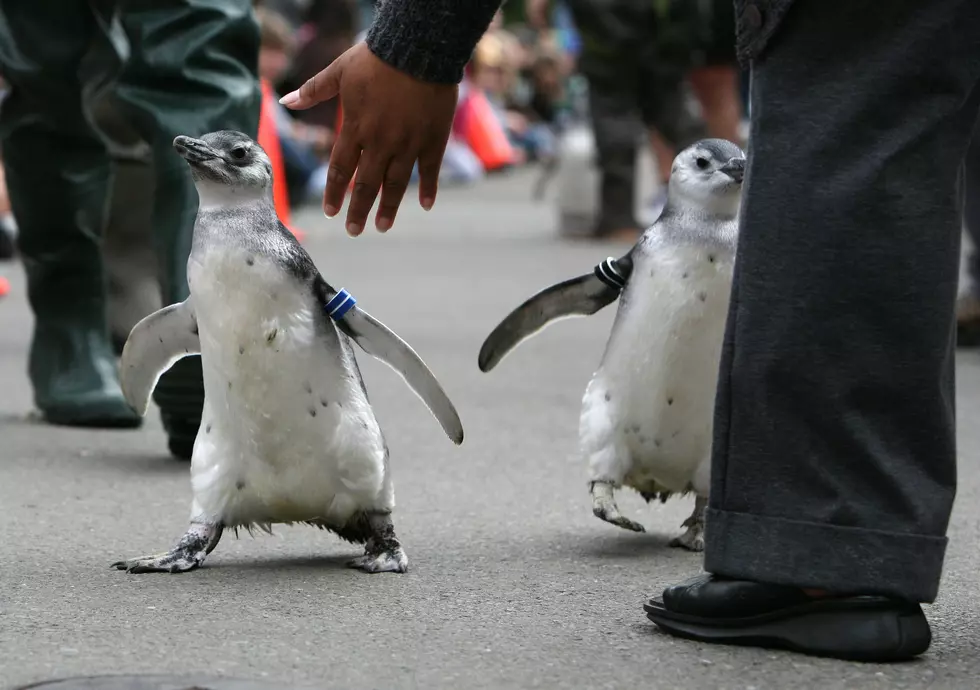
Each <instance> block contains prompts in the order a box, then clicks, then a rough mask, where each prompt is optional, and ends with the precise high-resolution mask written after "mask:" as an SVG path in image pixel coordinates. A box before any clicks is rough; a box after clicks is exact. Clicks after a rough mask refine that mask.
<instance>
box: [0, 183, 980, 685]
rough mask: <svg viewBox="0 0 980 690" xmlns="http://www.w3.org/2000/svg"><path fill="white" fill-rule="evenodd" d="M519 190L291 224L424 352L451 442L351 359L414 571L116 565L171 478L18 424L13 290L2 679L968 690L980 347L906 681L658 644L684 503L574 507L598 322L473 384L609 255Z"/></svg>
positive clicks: (170, 528)
mask: <svg viewBox="0 0 980 690" xmlns="http://www.w3.org/2000/svg"><path fill="white" fill-rule="evenodd" d="M529 190H530V184H529V181H528V180H527V179H526V178H518V179H509V180H499V181H496V182H494V183H491V184H488V185H487V186H485V187H483V188H481V189H480V190H479V191H449V190H447V191H445V192H444V193H443V196H442V197H441V198H440V201H439V203H438V204H437V206H436V208H435V209H434V210H433V211H432V212H431V213H429V214H425V213H424V212H422V211H421V210H418V209H417V207H416V206H415V205H414V204H409V206H408V208H406V209H405V210H404V211H403V212H402V216H401V218H400V220H399V223H398V225H397V226H396V228H395V230H394V231H392V232H391V233H390V234H389V236H387V237H382V236H379V235H377V233H375V232H374V231H373V230H372V231H370V232H369V233H368V234H367V235H365V236H364V237H363V238H361V239H360V240H358V241H353V240H350V239H349V238H347V237H346V236H345V235H344V233H343V231H342V229H341V226H340V224H339V223H338V222H337V221H333V222H330V221H326V220H324V219H323V218H322V216H320V217H318V214H311V215H308V216H303V217H302V218H301V219H300V220H301V222H302V224H303V225H305V227H307V228H308V229H309V230H310V231H311V233H310V239H309V242H308V246H309V248H310V250H311V252H312V254H313V256H314V258H315V259H316V261H317V264H318V265H319V267H320V269H321V271H323V272H324V274H325V275H326V276H327V277H328V279H329V280H330V281H331V282H332V283H334V284H335V285H337V286H340V285H343V286H346V287H347V288H349V289H351V290H352V291H353V292H354V294H356V296H357V297H358V299H359V301H360V303H361V304H362V305H363V306H364V307H365V308H366V309H368V310H369V311H371V312H373V313H374V314H376V315H377V316H378V317H379V318H381V319H382V320H383V321H384V322H386V323H387V324H388V325H389V326H391V327H392V328H394V329H395V330H396V331H397V332H398V333H399V334H401V335H402V336H403V337H405V338H406V339H407V340H408V341H409V342H411V343H412V344H413V346H415V348H416V349H417V350H418V351H419V352H420V354H421V355H422V356H423V357H424V358H425V359H426V361H427V362H428V363H429V364H430V366H431V367H432V369H433V370H434V371H435V372H436V374H437V376H439V378H440V379H441V380H442V382H443V383H444V385H445V386H446V388H447V390H448V391H449V393H450V395H451V396H452V397H453V398H454V400H455V401H456V404H457V406H458V408H459V410H460V414H461V416H462V418H463V422H464V424H465V427H466V441H465V443H464V444H463V446H462V447H460V448H457V447H455V446H453V445H452V444H451V443H450V442H449V440H448V439H447V438H446V437H445V436H444V435H443V433H442V431H441V430H440V429H439V427H438V425H437V424H436V422H435V421H434V419H432V418H431V417H430V416H429V414H428V412H427V411H426V410H425V409H424V407H423V406H422V405H421V403H420V402H419V401H418V400H417V399H416V398H415V396H414V395H413V394H412V393H411V392H410V391H409V390H408V389H407V388H406V387H405V386H404V385H403V383H402V381H401V379H400V378H399V377H398V376H397V375H395V374H394V373H393V372H392V371H391V370H389V369H388V368H387V367H385V366H384V365H381V364H379V363H377V362H375V361H373V360H371V359H369V358H368V357H367V356H362V357H360V361H361V362H362V367H363V369H364V372H365V377H366V379H367V384H368V388H369V391H370V393H371V396H372V399H373V400H374V401H375V404H376V408H377V410H378V413H379V417H380V420H381V423H382V425H383V427H384V429H385V431H386V433H387V436H388V439H389V442H390V446H391V454H392V463H393V468H394V472H395V478H396V488H397V495H398V497H399V507H398V510H397V513H396V525H397V527H398V529H399V533H400V535H401V537H402V539H403V541H404V544H405V546H406V549H407V551H408V554H409V558H410V559H411V571H410V572H409V573H408V574H407V575H403V576H398V575H390V574H387V575H364V574H361V573H359V572H356V571H352V570H349V569H346V568H344V567H343V563H344V561H345V560H346V559H347V558H349V557H351V556H353V555H355V554H356V553H357V550H356V549H355V548H353V547H351V546H350V545H346V544H344V543H342V542H340V541H339V540H338V539H337V538H335V537H333V536H330V535H328V534H326V533H324V532H320V531H318V530H314V529H312V528H299V527H296V528H283V529H278V530H276V535H275V536H274V537H270V536H267V535H262V536H258V537H257V538H255V539H252V538H250V537H248V536H243V538H242V539H240V540H238V541H236V540H235V539H234V538H228V537H226V538H225V540H224V541H222V543H221V544H220V546H219V547H218V549H217V551H215V553H214V554H213V555H212V557H211V558H210V559H209V561H208V562H207V564H206V566H205V567H204V568H203V569H201V570H198V571H196V572H193V573H189V574H184V575H179V576H171V575H140V576H135V575H126V574H124V573H121V572H117V571H115V570H111V569H110V568H109V564H110V563H111V562H112V561H114V560H116V559H117V558H120V557H126V556H135V555H140V554H143V553H146V552H152V551H157V550H161V549H163V548H164V547H169V545H170V543H171V541H172V540H173V539H174V538H175V537H177V536H178V535H180V534H181V533H182V532H183V530H184V528H185V526H186V525H185V519H186V516H187V512H188V504H189V500H190V492H189V486H188V480H187V466H186V465H183V464H180V463H178V462H175V461H173V460H171V459H169V458H168V457H167V456H166V454H165V453H164V447H165V445H164V437H163V435H162V432H161V430H160V426H159V422H158V420H157V417H156V412H155V410H154V411H152V412H151V415H150V417H149V418H148V423H147V426H146V427H145V428H144V430H142V431H137V432H113V433H109V432H84V431H72V430H65V429H56V428H48V427H43V426H38V425H36V424H32V423H30V422H28V421H25V419H24V413H25V411H26V410H27V409H28V408H29V405H30V393H29V389H28V385H27V380H26V378H25V375H24V373H23V369H24V363H23V358H24V351H25V347H26V344H27V340H28V330H29V325H30V316H29V312H28V309H27V306H26V302H25V301H24V299H23V297H22V295H23V291H24V284H23V277H22V274H21V273H20V271H19V270H18V269H16V268H11V267H10V265H9V264H3V265H0V271H2V272H3V273H5V274H7V275H10V277H11V278H12V281H13V285H14V290H13V296H12V297H10V298H8V299H7V300H5V301H3V302H0V377H2V378H0V380H2V391H3V392H2V393H0V414H2V415H3V420H2V422H0V443H2V445H0V509H2V517H3V521H2V523H0V569H2V570H0V688H8V687H15V686H16V685H18V684H22V683H27V682H30V681H37V680H41V679H45V678H51V677H60V676H66V675H76V674H88V673H91V674H96V673H100V674H101V673H123V672H145V673H165V672H182V673H184V672H186V673H205V672H214V673H219V674H222V675H226V676H234V677H239V678H250V679H256V680H261V679H263V678H265V679H270V680H277V681H282V683H283V685H281V686H280V687H286V684H288V683H296V684H303V685H310V686H315V687H320V688H415V687H420V688H450V687H468V688H531V687H548V688H551V687H583V688H625V687H649V688H691V689H694V688H697V689H703V688H725V689H728V690H734V689H743V690H744V689H748V688H759V689H762V688H820V689H821V690H823V689H829V688H865V687H867V688H885V687H888V688H922V687H935V688H973V687H976V678H977V677H978V676H980V655H978V654H977V651H976V650H977V649H978V641H980V617H978V610H980V606H978V604H977V600H978V599H980V585H978V582H977V572H978V568H980V555H978V553H977V545H978V543H980V507H978V506H980V470H978V466H977V463H978V458H977V451H978V450H980V427H978V426H977V425H976V424H975V423H974V419H975V415H976V414H977V413H978V412H980V355H977V354H963V355H961V356H960V363H959V366H960V378H959V382H960V383H959V402H960V418H961V420H962V421H961V425H960V426H961V430H960V440H961V456H962V463H961V473H960V476H961V488H960V493H959V498H958V501H957V505H956V512H955V514H954V517H953V521H952V525H951V528H950V534H951V537H952V544H951V546H950V549H949V557H948V561H947V570H946V575H945V582H944V585H943V594H942V598H941V599H940V600H939V602H937V603H936V605H934V606H931V607H929V609H928V615H929V617H930V619H931V620H932V622H933V623H934V629H935V636H936V640H935V644H934V646H933V648H932V650H931V651H930V653H929V654H928V656H926V657H925V658H924V659H923V660H921V661H919V662H917V663H913V664H907V665H903V666H897V667H877V666H859V665H848V664H842V663H835V662H829V661H816V660H812V659H808V658H804V657H799V656H794V655H790V654H784V653H772V652H767V651H755V650H745V649H730V648H715V647H706V646H701V645H697V644H692V643H687V642H680V641H675V640H673V639H671V638H669V637H666V636H664V635H662V634H659V633H657V632H656V631H655V630H654V629H653V627H652V626H651V625H650V624H648V623H647V621H646V618H645V617H644V615H643V611H642V609H641V604H642V602H643V601H644V600H645V598H646V597H648V596H649V595H651V594H653V593H654V592H657V591H658V590H659V588H660V587H662V586H663V585H666V584H668V583H671V582H674V581H676V580H678V579H680V578H684V577H687V576H688V575H690V574H693V573H695V572H697V570H698V569H699V567H700V559H699V557H697V556H695V555H692V554H689V553H681V552H679V551H677V550H674V549H669V548H667V546H666V543H667V540H668V539H669V538H670V537H671V536H673V535H674V534H675V533H676V532H677V530H678V526H679V523H680V522H681V520H682V519H683V518H684V517H685V516H686V515H687V513H688V511H689V510H690V506H689V503H688V501H687V500H685V501H677V502H675V503H672V504H669V505H667V506H663V507H659V506H658V507H650V508H648V507H645V506H644V505H643V504H642V503H641V501H639V500H638V499H637V498H636V497H635V496H632V495H627V494H624V495H623V496H622V498H621V501H622V505H623V506H624V507H625V508H626V509H627V513H628V514H629V515H630V516H631V517H633V518H634V519H636V520H640V521H642V522H643V523H645V524H646V525H647V526H648V529H649V532H648V533H647V534H644V535H635V534H630V533H626V532H624V531H620V530H616V529H614V528H612V527H610V526H608V525H605V524H603V523H601V522H599V521H598V520H596V519H595V518H593V517H592V515H591V510H590V505H589V500H588V496H587V491H586V486H585V480H584V477H585V474H584V471H585V470H584V466H583V464H582V462H580V461H578V460H577V459H576V458H575V431H576V425H577V413H578V405H579V400H580V398H581V394H582V390H583V387H584V386H585V383H586V381H587V380H588V377H589V375H590V373H591V372H592V370H593V368H594V367H595V365H596V363H597V362H598V359H599V356H600V354H601V349H602V346H603V342H604V338H605V337H606V334H607V330H608V329H607V327H608V325H609V324H610V322H611V318H612V311H609V312H608V313H603V314H601V315H599V316H596V317H593V318H592V319H591V320H590V321H585V320H578V321H565V322H563V323H561V324H557V325H555V326H553V327H552V328H551V329H549V330H546V331H545V332H543V333H542V334H541V335H540V336H539V337H538V338H537V339H535V340H532V341H530V342H528V343H526V344H525V345H524V346H523V347H522V349H520V350H518V351H517V352H516V353H514V354H513V355H512V356H511V357H510V358H509V359H508V360H507V361H505V362H504V363H503V364H502V365H501V366H500V368H499V369H498V370H496V371H494V372H493V373H492V374H491V375H484V374H481V373H480V372H479V370H478V369H477V367H476V354H477V351H478V349H479V345H480V343H481V341H482V339H483V337H484V336H485V335H486V333H487V332H488V330H489V329H490V328H492V327H493V325H495V323H496V322H497V320H498V319H499V318H500V317H502V316H503V315H504V314H505V313H506V311H507V310H509V309H510V308H511V307H513V306H514V305H516V304H517V303H518V302H519V301H520V300H522V299H523V298H525V297H526V296H528V295H530V294H531V293H532V292H533V291H535V290H536V289H538V288H539V287H541V286H544V285H547V284H548V283H549V282H551V281H555V280H559V279H562V278H565V277H569V276H572V275H575V274H578V273H580V272H583V271H588V270H591V267H592V266H593V265H594V263H595V262H596V261H597V260H599V259H601V258H603V257H605V256H607V255H608V254H611V253H614V251H616V250H618V249H619V248H615V249H614V248H612V247H602V246H586V245H577V244H569V243H563V242H561V241H559V240H558V239H556V237H555V236H554V234H553V233H552V226H553V220H552V215H551V211H550V207H548V206H539V205H533V204H532V203H531V202H530V201H529V200H528V197H529Z"/></svg>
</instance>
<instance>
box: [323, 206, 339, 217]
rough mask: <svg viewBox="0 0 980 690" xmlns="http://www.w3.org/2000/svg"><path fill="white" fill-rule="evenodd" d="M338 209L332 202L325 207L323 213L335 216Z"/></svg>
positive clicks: (327, 215)
mask: <svg viewBox="0 0 980 690" xmlns="http://www.w3.org/2000/svg"><path fill="white" fill-rule="evenodd" d="M337 211H338V209H337V207H336V206H331V205H330V204H327V205H326V206H324V207H323V215H325V216H326V217H327V218H333V217H334V216H335V215H337Z"/></svg>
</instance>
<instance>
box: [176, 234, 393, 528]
mask: <svg viewBox="0 0 980 690" xmlns="http://www.w3.org/2000/svg"><path fill="white" fill-rule="evenodd" d="M249 259H251V260H252V261H253V264H252V265H247V264H246V262H247V260H249ZM189 277H190V279H191V281H192V283H191V284H192V287H191V289H192V295H193V299H194V304H195V310H196V313H197V318H198V330H199V334H200V340H201V357H202V365H203V370H204V389H205V404H204V415H203V421H202V425H201V430H200V431H199V433H198V437H197V440H196V442H195V446H194V454H193V460H192V463H191V481H192V486H193V490H194V496H195V507H194V510H195V512H203V513H204V514H207V515H209V516H212V517H216V518H219V519H221V521H222V522H223V523H224V524H225V525H228V526H232V525H238V524H241V525H247V524H253V523H254V524H259V525H262V524H272V523H281V522H297V521H306V520H312V521H318V520H319V521H323V522H324V523H327V524H333V525H337V524H339V525H342V524H343V523H344V522H345V521H346V520H347V518H349V517H350V516H351V515H352V514H353V513H354V512H355V511H357V510H358V509H361V508H365V507H368V506H371V505H374V504H375V503H376V502H377V501H378V500H379V496H380V494H381V492H382V489H383V486H384V473H385V467H384V464H385V458H384V454H385V451H384V441H383V439H382V436H381V431H380V429H379V427H378V424H377V421H376V419H375V417H374V414H373V412H372V410H371V407H370V406H369V404H368V401H367V399H366V396H365V394H364V392H363V390H362V389H361V387H360V384H359V382H358V381H357V379H356V378H355V376H354V371H353V367H352V362H350V361H349V358H350V357H352V354H350V353H349V352H348V351H345V350H344V349H342V348H341V347H340V343H339V342H332V343H331V342H329V341H327V340H326V339H325V338H324V337H323V336H322V334H318V333H317V324H316V321H315V319H314V312H313V310H314V309H315V308H316V305H315V300H314V297H313V295H312V293H310V292H308V291H307V290H306V289H305V288H303V287H302V286H301V285H299V283H298V281H296V280H295V279H294V278H292V276H290V275H289V274H288V273H286V272H285V271H284V270H283V269H282V268H281V267H279V266H277V265H275V264H273V263H272V262H271V261H270V260H268V259H263V258H262V257H260V256H256V257H254V258H253V257H251V256H249V255H248V254H247V253H246V252H245V250H221V251H220V252H219V251H218V250H211V251H210V252H208V254H207V255H206V257H205V259H204V263H203V264H196V265H195V263H194V262H193V261H192V262H191V264H190V276H189Z"/></svg>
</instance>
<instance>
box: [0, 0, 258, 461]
mask: <svg viewBox="0 0 980 690" xmlns="http://www.w3.org/2000/svg"><path fill="white" fill-rule="evenodd" d="M0 35H2V36H3V37H4V40H3V41H0V74H2V75H3V78H4V81H6V82H7V84H8V85H9V89H10V91H9V93H8V95H7V97H6V98H5V100H4V102H3V107H2V109H0V146H2V150H3V157H4V166H5V170H6V173H7V185H8V190H9V194H10V202H11V206H12V208H13V212H14V216H15V218H16V222H17V229H18V234H17V242H18V249H19V253H20V256H21V257H22V258H23V262H24V269H25V272H26V274H27V292H28V299H29V302H30V305H31V308H32V310H33V312H34V317H35V320H34V332H33V336H32V339H31V345H30V353H29V357H28V374H29V377H30V381H31V384H32V387H33V390H34V401H35V404H36V406H37V407H38V409H39V410H40V412H41V414H42V415H43V418H44V419H45V420H46V421H47V422H48V423H52V424H64V425H69V426H93V427H103V428H110V427H118V428H132V427H136V426H138V425H139V424H140V423H141V421H142V420H141V418H140V417H139V416H138V415H137V414H136V413H135V412H134V411H133V410H132V409H131V408H130V407H129V405H128V404H127V403H126V401H125V399H124V398H123V395H122V391H121V389H120V385H119V379H118V374H117V370H116V359H115V356H114V352H113V349H112V345H111V343H110V339H109V331H108V328H107V323H106V272H105V266H104V259H103V256H102V250H101V237H102V233H103V230H104V228H105V225H106V215H107V209H108V204H107V200H108V196H109V193H110V182H111V180H110V177H111V161H110V157H109V154H108V152H107V149H106V145H105V143H104V141H103V139H102V138H101V136H100V135H99V132H97V131H96V130H95V129H94V127H93V125H92V122H93V116H92V105H93V101H94V99H96V98H98V97H100V96H101V95H102V94H104V93H105V92H106V91H107V90H111V91H112V94H113V97H114V99H115V100H116V101H117V102H118V103H119V105H120V107H121V108H123V109H124V116H125V118H126V119H127V121H128V122H130V123H132V125H133V127H134V128H135V129H136V130H137V131H138V132H139V134H140V136H141V138H142V139H143V140H144V141H146V142H147V143H148V144H149V146H150V147H151V149H152V151H153V167H154V174H153V177H154V193H153V235H154V239H155V246H156V251H157V263H158V266H159V269H160V272H159V279H160V292H161V295H162V298H163V302H164V304H172V303H174V302H179V301H182V300H183V299H185V298H186V297H187V295H188V286H187V275H186V267H187V257H188V254H189V252H190V246H191V239H192V234H193V225H194V219H195V217H196V215H197V205H198V202H197V191H196V189H195V187H194V183H193V180H192V179H191V175H190V171H189V170H188V168H187V164H186V163H185V162H184V161H183V160H182V159H181V158H180V156H177V155H175V153H174V151H173V139H174V137H175V136H177V135H179V134H186V135H191V136H200V135H202V134H204V133H206V132H208V131H213V130H216V129H238V130H241V131H244V132H246V133H249V134H251V135H252V136H255V135H256V134H257V129H258V116H259V105H260V95H259V86H258V80H257V75H256V67H257V60H258V51H259V32H258V27H257V25H256V23H255V17H254V14H253V11H252V3H251V2H250V0H207V1H206V2H198V1H194V2H191V1H190V0H127V1H126V2H117V1H111V0H100V1H99V2H96V1H95V0H90V1H89V2H69V3H64V2H60V1H59V0H36V1H35V2H31V3H18V4H17V6H16V8H14V7H12V6H11V5H10V4H9V3H8V4H3V5H0ZM130 37H135V39H134V40H130ZM153 395H154V400H155V401H156V403H157V404H158V405H159V407H160V410H161V414H162V419H163V425H164V429H165V431H166V433H167V436H168V445H169V448H170V451H171V452H172V453H173V454H174V455H175V456H177V457H180V458H189V457H190V455H191V451H192V448H193V444H194V439H195V437H196V435H197V430H198V427H199V426H200V422H201V411H202V409H203V402H204V390H203V381H202V375H201V365H200V358H197V357H191V358H185V359H183V360H181V361H180V362H178V363H177V364H176V365H175V366H174V367H172V368H171V369H170V370H169V371H168V372H167V373H165V374H164V375H163V377H162V378H161V380H160V382H159V384H158V386H157V388H156V390H155V391H154V394H153Z"/></svg>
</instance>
